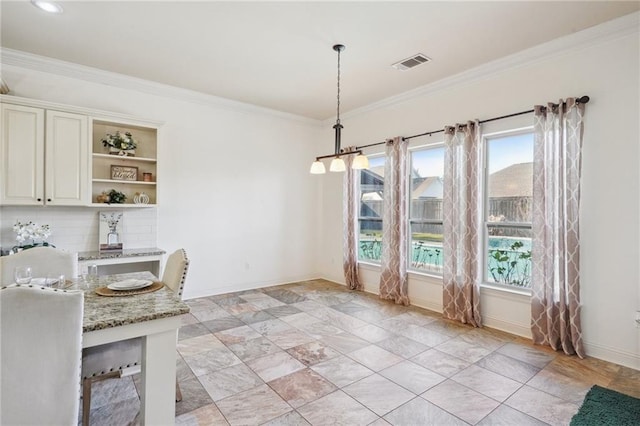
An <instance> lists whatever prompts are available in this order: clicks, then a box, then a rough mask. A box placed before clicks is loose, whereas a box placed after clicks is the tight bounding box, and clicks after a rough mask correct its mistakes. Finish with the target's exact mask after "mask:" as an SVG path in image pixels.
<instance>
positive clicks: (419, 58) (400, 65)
mask: <svg viewBox="0 0 640 426" xmlns="http://www.w3.org/2000/svg"><path fill="white" fill-rule="evenodd" d="M430 60H431V59H430V58H428V57H426V56H425V55H423V54H422V53H418V54H417V55H413V56H412V57H410V58H407V59H403V60H401V61H400V62H396V63H395V64H392V65H391V66H392V67H393V68H395V69H397V70H400V71H406V70H408V69H410V68H413V67H417V66H418V65H420V64H424V63H427V62H429V61H430Z"/></svg>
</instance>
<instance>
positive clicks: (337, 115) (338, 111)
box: [336, 49, 340, 124]
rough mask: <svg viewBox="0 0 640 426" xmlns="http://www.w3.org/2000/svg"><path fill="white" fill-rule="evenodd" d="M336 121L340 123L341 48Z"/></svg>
mask: <svg viewBox="0 0 640 426" xmlns="http://www.w3.org/2000/svg"><path fill="white" fill-rule="evenodd" d="M336 122H337V123H338V124H340V50H339V49H338V102H337V111H336Z"/></svg>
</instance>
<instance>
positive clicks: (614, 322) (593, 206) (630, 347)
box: [320, 14, 640, 369]
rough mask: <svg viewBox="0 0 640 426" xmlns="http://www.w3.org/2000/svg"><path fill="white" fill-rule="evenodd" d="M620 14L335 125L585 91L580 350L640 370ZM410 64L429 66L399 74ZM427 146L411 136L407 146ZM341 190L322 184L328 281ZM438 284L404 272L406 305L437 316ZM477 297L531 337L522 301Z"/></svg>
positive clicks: (353, 139)
mask: <svg viewBox="0 0 640 426" xmlns="http://www.w3.org/2000/svg"><path fill="white" fill-rule="evenodd" d="M624 19H626V21H625V20H624ZM624 19H623V20H622V21H618V22H617V23H615V24H613V25H610V27H607V26H605V27H604V30H603V29H602V28H600V29H597V30H596V31H595V32H594V31H593V30H592V31H591V32H588V33H586V34H587V35H585V34H575V35H573V36H571V37H570V38H569V39H565V40H559V41H556V42H554V43H551V44H549V45H546V46H543V47H540V48H538V49H533V50H532V51H529V52H522V53H520V54H518V55H516V57H515V58H507V59H505V60H502V61H498V62H496V63H494V64H489V65H487V66H485V67H482V68H480V69H477V70H474V71H471V72H469V73H467V74H466V75H463V76H456V77H452V78H451V79H450V80H449V81H445V82H440V83H438V84H436V85H434V86H432V87H427V88H423V89H422V90H421V91H416V92H415V93H413V94H412V95H407V96H403V97H398V98H397V99H396V100H393V101H389V102H387V103H385V102H381V103H379V104H378V105H375V106H371V107H369V108H366V109H363V110H360V111H356V112H352V113H350V114H347V115H345V117H344V119H343V120H342V123H343V125H344V126H345V129H344V132H343V135H344V136H343V138H344V139H345V141H346V142H345V143H344V145H365V144H368V143H373V142H378V141H382V140H384V139H385V138H389V137H393V136H409V135H413V134H418V133H422V132H425V131H430V130H437V129H440V128H442V127H443V126H444V125H447V124H454V123H456V122H464V121H466V120H469V119H475V118H478V119H485V118H490V117H496V116H501V115H505V114H509V113H512V112H518V111H523V110H528V109H531V108H532V107H533V105H534V104H537V103H545V102H548V101H557V100H558V99H559V98H565V97H569V96H581V95H585V94H586V95H589V96H590V97H591V102H589V104H588V105H587V107H586V122H585V137H584V148H583V162H582V171H583V176H582V205H581V225H580V226H581V244H582V246H581V297H582V302H583V311H582V324H583V332H584V341H585V345H586V350H587V352H588V354H590V355H593V356H595V357H599V358H603V359H607V360H611V361H614V362H618V363H621V364H624V365H627V366H631V367H633V368H636V369H640V329H638V328H636V327H635V324H634V321H633V319H634V316H635V311H636V310H640V294H639V283H640V275H639V270H638V263H639V262H638V260H639V256H640V251H639V243H638V241H639V237H640V233H639V219H638V218H639V217H640V210H639V206H638V200H639V197H638V196H639V194H638V184H639V182H640V178H639V173H638V169H639V167H638V160H639V149H638V145H639V139H640V133H639V117H640V108H639V95H640V87H639V80H640V77H639V76H640V67H639V54H638V52H639V51H640V50H639V49H640V46H639V43H638V39H639V37H638V14H635V15H634V16H632V17H631V19H630V18H629V17H626V18H624ZM621 28H622V29H621ZM605 30H606V31H605ZM598 31H600V32H601V33H602V34H601V33H599V32H598ZM593 34H598V38H597V39H593V37H592V35H593ZM571 44H573V45H574V47H573V48H569V49H566V46H567V45H571ZM545 52H546V53H545ZM541 53H545V54H544V55H542V54H541ZM512 64H513V65H512ZM426 66H427V67H428V65H426ZM414 71H415V72H427V70H426V69H425V70H424V71H421V70H420V68H416V69H415V70H412V71H407V72H414ZM529 120H531V118H529ZM529 122H531V121H529ZM514 125H515V123H514ZM327 127H329V123H327ZM435 140H437V139H436V138H435V137H434V141H435ZM427 141H428V138H419V139H414V140H412V145H415V144H425V143H426V142H427ZM378 150H379V149H370V150H369V151H368V153H373V152H376V151H378ZM340 185H341V180H340V179H339V178H337V177H335V176H328V178H326V179H325V180H324V181H323V187H322V191H323V198H322V199H323V220H324V222H323V235H324V236H325V239H324V240H323V246H322V250H321V252H320V253H321V254H323V258H322V260H321V268H320V270H321V271H322V272H323V273H324V274H325V277H326V278H328V279H331V280H335V281H338V282H344V278H343V276H342V269H341V256H342V246H341V238H342V225H341V217H340V214H339V212H340V208H341V192H340V190H339V187H340ZM360 270H361V273H362V276H363V277H364V281H365V285H366V288H367V289H368V290H370V291H374V292H377V286H378V279H379V269H378V268H377V267H369V266H361V268H360ZM440 281H441V280H438V279H435V278H430V277H425V276H419V275H411V276H410V285H409V296H410V298H411V300H412V303H414V304H417V305H421V306H424V307H427V308H431V309H434V310H437V311H441V309H442V295H441V293H442V288H441V282H440ZM481 302H482V315H483V319H484V322H485V325H488V326H491V327H495V328H500V329H503V330H508V331H511V332H514V333H517V334H521V335H525V336H527V335H530V331H529V318H530V315H529V309H530V308H529V300H528V297H524V296H520V295H513V294H508V293H505V292H501V291H495V290H492V289H483V291H482V296H481Z"/></svg>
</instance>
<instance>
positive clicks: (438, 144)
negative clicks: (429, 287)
mask: <svg viewBox="0 0 640 426" xmlns="http://www.w3.org/2000/svg"><path fill="white" fill-rule="evenodd" d="M438 148H444V140H442V141H438V142H432V143H427V144H422V145H416V146H413V147H410V148H409V158H410V160H411V161H410V164H409V167H408V171H407V172H408V173H409V176H406V182H407V185H408V186H409V189H411V171H412V170H413V153H414V152H415V151H423V150H428V149H438ZM409 194H411V191H409ZM407 203H409V205H408V206H407V213H408V215H409V217H408V218H407V226H408V227H409V229H408V230H407V235H408V236H409V238H408V239H407V240H408V241H407V254H408V256H407V272H410V273H413V274H416V275H420V276H426V277H433V278H440V279H441V278H442V273H440V274H438V273H435V272H433V271H424V270H421V269H416V268H413V267H412V266H411V263H412V258H413V251H412V250H413V247H412V246H411V244H412V243H413V239H412V238H411V224H412V223H413V222H412V220H411V196H409V197H408V200H407ZM422 220H423V221H424V222H426V223H433V224H440V225H442V226H444V219H443V220H437V219H422ZM443 236H444V234H443ZM443 267H444V263H443Z"/></svg>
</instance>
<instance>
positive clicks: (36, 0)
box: [31, 0, 62, 13]
mask: <svg viewBox="0 0 640 426" xmlns="http://www.w3.org/2000/svg"><path fill="white" fill-rule="evenodd" d="M31 4H32V5H34V6H35V7H37V8H38V9H42V10H44V11H45V12H49V13H62V6H60V5H59V4H58V3H55V2H52V1H46V0H31Z"/></svg>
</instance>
